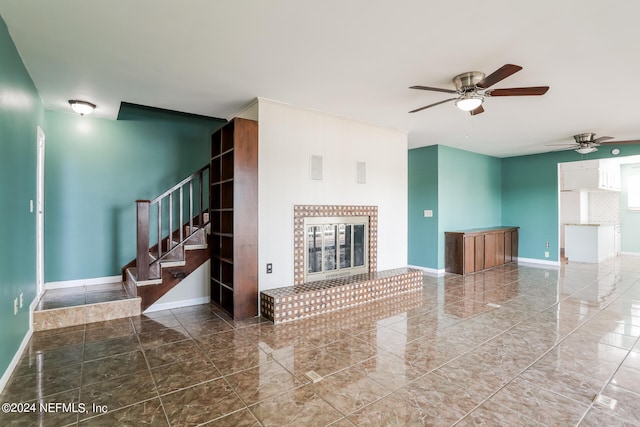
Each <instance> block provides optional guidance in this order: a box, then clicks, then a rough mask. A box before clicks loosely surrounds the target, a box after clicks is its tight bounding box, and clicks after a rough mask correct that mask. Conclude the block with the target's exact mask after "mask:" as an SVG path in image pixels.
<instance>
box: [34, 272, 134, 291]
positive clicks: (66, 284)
mask: <svg viewBox="0 0 640 427" xmlns="http://www.w3.org/2000/svg"><path fill="white" fill-rule="evenodd" d="M118 282H122V276H120V275H118V276H107V277H94V278H92V279H78V280H63V281H60V282H48V283H45V284H44V288H45V289H63V288H74V287H77V286H92V285H106V284H108V283H118Z"/></svg>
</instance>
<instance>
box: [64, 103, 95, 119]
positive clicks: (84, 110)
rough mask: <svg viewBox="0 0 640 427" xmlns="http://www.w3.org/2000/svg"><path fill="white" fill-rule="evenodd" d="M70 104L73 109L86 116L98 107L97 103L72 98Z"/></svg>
mask: <svg viewBox="0 0 640 427" xmlns="http://www.w3.org/2000/svg"><path fill="white" fill-rule="evenodd" d="M69 105H71V108H73V111H75V112H76V113H78V114H80V115H81V116H84V115H85V114H91V113H92V112H93V110H94V109H95V108H96V104H92V103H90V102H87V101H79V100H77V99H70V100H69Z"/></svg>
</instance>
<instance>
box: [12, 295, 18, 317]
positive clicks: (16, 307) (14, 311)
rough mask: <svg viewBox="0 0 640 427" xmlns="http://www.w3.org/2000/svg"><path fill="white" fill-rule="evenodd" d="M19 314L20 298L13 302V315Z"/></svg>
mask: <svg viewBox="0 0 640 427" xmlns="http://www.w3.org/2000/svg"><path fill="white" fill-rule="evenodd" d="M16 314H18V298H15V299H14V300H13V315H14V316H15V315H16Z"/></svg>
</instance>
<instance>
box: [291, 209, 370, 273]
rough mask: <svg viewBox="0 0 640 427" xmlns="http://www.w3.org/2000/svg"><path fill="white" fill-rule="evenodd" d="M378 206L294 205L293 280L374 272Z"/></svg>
mask: <svg viewBox="0 0 640 427" xmlns="http://www.w3.org/2000/svg"><path fill="white" fill-rule="evenodd" d="M377 235H378V207H377V206H344V205H296V206H294V284H296V285H299V284H302V283H307V282H313V281H318V280H327V279H334V278H340V277H346V276H350V275H353V274H360V273H370V272H375V271H376V267H377V263H376V260H377Z"/></svg>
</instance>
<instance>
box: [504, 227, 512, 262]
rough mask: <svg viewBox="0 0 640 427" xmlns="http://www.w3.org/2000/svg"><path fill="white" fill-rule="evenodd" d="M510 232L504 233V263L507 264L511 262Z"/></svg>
mask: <svg viewBox="0 0 640 427" xmlns="http://www.w3.org/2000/svg"><path fill="white" fill-rule="evenodd" d="M511 233H512V232H511V231H505V233H504V262H505V263H509V262H511V261H513V258H512V255H511Z"/></svg>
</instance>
